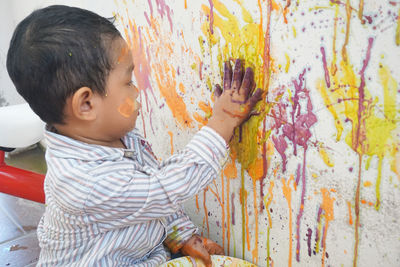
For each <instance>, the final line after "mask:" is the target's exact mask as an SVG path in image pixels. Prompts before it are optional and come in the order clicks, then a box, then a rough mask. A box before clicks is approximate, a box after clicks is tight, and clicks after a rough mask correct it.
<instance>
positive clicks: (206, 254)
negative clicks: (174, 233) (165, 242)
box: [180, 235, 224, 267]
mask: <svg viewBox="0 0 400 267" xmlns="http://www.w3.org/2000/svg"><path fill="white" fill-rule="evenodd" d="M180 251H181V253H182V254H183V255H185V256H191V257H193V258H199V259H201V260H202V261H203V262H204V264H205V265H206V267H211V266H212V261H211V254H217V255H223V254H224V250H223V248H222V247H221V246H220V245H218V244H217V243H215V242H214V241H212V240H210V239H208V238H205V237H200V236H199V235H193V236H192V237H191V238H190V239H189V240H188V241H187V242H186V243H185V244H184V245H183V247H182V248H181V250H180Z"/></svg>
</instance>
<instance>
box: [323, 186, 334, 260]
mask: <svg viewBox="0 0 400 267" xmlns="http://www.w3.org/2000/svg"><path fill="white" fill-rule="evenodd" d="M321 192H322V206H321V207H322V209H323V210H324V218H325V227H324V234H323V239H322V246H323V251H322V259H321V263H322V267H324V266H325V255H326V236H327V233H328V228H329V222H330V221H333V219H334V214H333V202H334V200H335V199H334V198H333V197H330V193H329V190H328V189H326V188H321Z"/></svg>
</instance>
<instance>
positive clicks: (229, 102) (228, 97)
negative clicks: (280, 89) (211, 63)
mask: <svg viewBox="0 0 400 267" xmlns="http://www.w3.org/2000/svg"><path fill="white" fill-rule="evenodd" d="M223 82H224V84H223V87H224V88H223V90H222V88H221V86H220V85H219V84H217V85H216V86H215V91H214V96H215V103H214V108H213V114H212V116H211V118H210V120H209V122H208V124H207V125H208V126H209V127H211V128H213V129H214V130H215V131H216V132H217V133H219V134H220V135H221V136H222V137H223V138H224V139H225V141H226V142H227V143H228V142H229V141H230V139H231V137H232V134H233V130H234V129H235V128H236V127H237V126H239V125H240V124H241V123H242V122H243V121H245V120H246V119H247V118H248V117H249V115H250V112H251V110H252V109H253V107H254V106H255V105H256V103H257V102H258V101H259V100H261V98H262V91H261V89H260V88H258V89H257V90H256V91H255V92H254V94H253V93H252V91H253V89H254V87H255V83H254V73H253V70H252V68H247V69H246V71H245V72H244V74H243V66H242V61H241V60H240V59H236V62H235V68H234V70H233V72H232V67H231V64H230V63H229V61H227V62H225V64H224V81H223Z"/></svg>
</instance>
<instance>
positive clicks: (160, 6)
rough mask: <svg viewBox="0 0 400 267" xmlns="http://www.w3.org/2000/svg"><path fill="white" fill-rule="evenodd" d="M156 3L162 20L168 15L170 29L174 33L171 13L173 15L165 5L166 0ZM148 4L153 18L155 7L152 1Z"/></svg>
mask: <svg viewBox="0 0 400 267" xmlns="http://www.w3.org/2000/svg"><path fill="white" fill-rule="evenodd" d="M155 1H156V5H157V11H158V13H159V14H160V15H161V18H164V16H165V15H167V18H168V21H169V27H170V30H171V32H172V31H173V24H172V18H171V13H172V11H171V8H170V7H169V6H168V5H167V4H166V3H165V0H155ZM147 2H148V3H149V7H150V14H151V15H152V16H153V5H152V4H151V0H148V1H147ZM148 22H149V21H148Z"/></svg>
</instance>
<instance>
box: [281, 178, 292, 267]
mask: <svg viewBox="0 0 400 267" xmlns="http://www.w3.org/2000/svg"><path fill="white" fill-rule="evenodd" d="M281 181H282V191H283V195H284V196H285V198H286V202H287V204H288V211H289V259H288V267H291V266H292V243H293V240H292V236H293V227H292V224H293V223H292V221H293V218H292V188H290V182H291V181H293V176H290V179H288V180H287V182H286V183H285V179H281Z"/></svg>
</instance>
